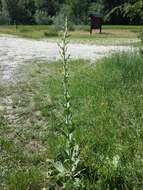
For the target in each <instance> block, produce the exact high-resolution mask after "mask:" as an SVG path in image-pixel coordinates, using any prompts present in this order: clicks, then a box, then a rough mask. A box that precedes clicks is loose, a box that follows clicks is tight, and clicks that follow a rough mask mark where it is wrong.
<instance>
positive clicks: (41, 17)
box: [34, 10, 52, 24]
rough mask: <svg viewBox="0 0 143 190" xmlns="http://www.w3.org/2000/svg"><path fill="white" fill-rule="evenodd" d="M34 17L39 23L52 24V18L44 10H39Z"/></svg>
mask: <svg viewBox="0 0 143 190" xmlns="http://www.w3.org/2000/svg"><path fill="white" fill-rule="evenodd" d="M34 17H35V21H36V23H37V24H52V18H51V17H50V16H48V15H47V13H46V12H44V11H40V10H37V11H36V13H35V15H34Z"/></svg>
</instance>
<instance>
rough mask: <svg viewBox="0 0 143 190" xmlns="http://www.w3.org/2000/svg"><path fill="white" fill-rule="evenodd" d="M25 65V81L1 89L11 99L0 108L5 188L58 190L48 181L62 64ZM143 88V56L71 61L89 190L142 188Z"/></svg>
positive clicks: (0, 173) (0, 168)
mask: <svg viewBox="0 0 143 190" xmlns="http://www.w3.org/2000/svg"><path fill="white" fill-rule="evenodd" d="M108 30H110V29H108ZM115 30H116V29H115ZM26 70H29V78H28V80H27V82H21V83H19V84H17V85H16V86H7V87H6V86H0V100H1V102H2V99H3V98H4V99H10V100H11V101H9V102H11V104H10V105H9V112H8V113H5V110H4V108H3V106H2V105H1V106H0V163H1V165H0V189H1V190H28V189H30V190H39V189H41V188H43V187H45V186H47V187H48V188H49V189H56V190H58V189H59V188H58V184H55V182H54V181H53V180H48V179H47V178H46V176H47V171H48V169H49V168H48V167H49V166H48V163H47V162H46V160H47V159H53V158H55V156H56V155H57V154H58V151H59V149H60V147H62V146H63V144H62V143H63V142H62V141H61V139H60V136H59V131H58V128H60V127H61V126H62V123H63V114H62V111H63V108H62V107H63V106H62V102H63V95H62V94H63V90H62V66H61V65H60V63H55V64H45V63H43V64H42V63H41V64H39V65H38V64H34V65H32V66H31V67H30V68H29V66H28V69H27V68H26ZM142 92H143V56H142V55H139V54H137V53H133V54H119V55H113V56H112V57H110V58H105V59H103V60H100V61H99V62H98V63H97V64H96V65H95V64H90V63H87V61H82V60H78V61H71V64H70V93H71V95H72V105H73V110H72V112H73V120H74V124H75V126H77V130H76V139H77V141H78V143H79V144H80V149H81V161H82V165H81V168H84V170H83V172H82V173H81V176H80V177H81V179H82V182H83V185H84V187H83V189H84V190H85V189H87V190H141V189H142V187H143V169H142V168H143V160H142V158H143V128H142V126H143V109H142V108H143V94H142ZM11 108H12V109H11Z"/></svg>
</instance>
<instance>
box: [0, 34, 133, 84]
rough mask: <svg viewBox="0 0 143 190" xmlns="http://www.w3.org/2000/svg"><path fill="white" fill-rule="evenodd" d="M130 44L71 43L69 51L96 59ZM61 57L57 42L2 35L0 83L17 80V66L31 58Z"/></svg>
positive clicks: (121, 49)
mask: <svg viewBox="0 0 143 190" xmlns="http://www.w3.org/2000/svg"><path fill="white" fill-rule="evenodd" d="M129 49H130V47H129V46H98V45H88V44H70V45H69V53H70V54H71V58H72V59H79V58H80V59H88V60H91V61H96V60H97V59H98V58H101V57H103V56H107V55H109V54H111V53H113V52H117V51H127V50H129ZM59 58H60V55H59V48H58V45H57V43H54V42H47V41H44V40H41V41H36V40H30V39H23V38H18V37H13V36H9V35H3V36H0V83H11V82H14V81H16V80H17V76H18V74H19V73H18V72H19V71H18V72H16V71H17V68H18V67H19V65H21V64H26V63H27V64H29V63H30V62H31V60H51V61H54V60H58V59H59Z"/></svg>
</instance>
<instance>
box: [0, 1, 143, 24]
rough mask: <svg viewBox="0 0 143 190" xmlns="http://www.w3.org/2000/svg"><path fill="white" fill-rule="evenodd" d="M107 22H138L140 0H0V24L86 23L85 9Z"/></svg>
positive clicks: (142, 6)
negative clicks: (66, 21) (100, 16)
mask: <svg viewBox="0 0 143 190" xmlns="http://www.w3.org/2000/svg"><path fill="white" fill-rule="evenodd" d="M92 12H95V13H96V14H101V15H103V16H104V20H105V22H106V23H110V24H142V23H143V1H142V0H118V1H117V0H108V1H106V0H0V24H52V23H56V25H59V23H61V22H62V23H63V17H64V15H65V14H66V15H67V16H68V17H69V18H70V20H71V22H72V23H73V24H87V23H88V20H89V18H88V15H89V13H92Z"/></svg>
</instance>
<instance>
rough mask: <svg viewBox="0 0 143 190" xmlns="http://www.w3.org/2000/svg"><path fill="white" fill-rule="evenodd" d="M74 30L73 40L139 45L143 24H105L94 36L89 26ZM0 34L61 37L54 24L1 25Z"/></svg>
mask: <svg viewBox="0 0 143 190" xmlns="http://www.w3.org/2000/svg"><path fill="white" fill-rule="evenodd" d="M74 28H75V29H74V31H71V32H70V36H71V42H73V43H79V42H80V43H91V44H98V45H110V44H113V45H114V44H116V45H120V44H121V45H131V44H134V45H139V40H138V33H139V32H140V30H141V29H143V26H126V25H125V26H122V25H121V26H119V25H115V26H111V25H105V26H103V32H102V34H98V32H96V33H94V34H93V35H92V36H90V34H89V26H82V25H81V26H75V27H74ZM0 34H12V35H17V36H21V37H26V38H34V39H43V38H46V39H47V40H50V41H57V40H58V39H59V37H60V32H58V31H57V30H56V29H55V28H54V26H46V25H43V26H41V25H32V26H21V25H20V26H18V28H16V27H15V26H0Z"/></svg>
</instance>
